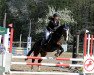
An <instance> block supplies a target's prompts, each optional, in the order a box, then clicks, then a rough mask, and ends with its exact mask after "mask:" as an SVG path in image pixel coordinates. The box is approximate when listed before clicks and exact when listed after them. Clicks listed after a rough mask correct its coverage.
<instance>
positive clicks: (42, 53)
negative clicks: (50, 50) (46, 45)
mask: <svg viewBox="0 0 94 75" xmlns="http://www.w3.org/2000/svg"><path fill="white" fill-rule="evenodd" d="M40 55H41V57H45V56H46V55H47V52H41V53H40ZM41 61H42V59H39V60H38V63H41ZM38 71H40V66H38Z"/></svg>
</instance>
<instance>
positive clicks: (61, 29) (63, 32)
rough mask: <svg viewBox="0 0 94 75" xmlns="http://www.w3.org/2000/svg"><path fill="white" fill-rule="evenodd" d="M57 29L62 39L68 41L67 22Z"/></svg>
mask: <svg viewBox="0 0 94 75" xmlns="http://www.w3.org/2000/svg"><path fill="white" fill-rule="evenodd" d="M57 31H58V32H59V34H61V35H63V36H64V40H65V41H68V35H69V26H68V25H67V24H63V25H61V26H59V27H58V29H57Z"/></svg>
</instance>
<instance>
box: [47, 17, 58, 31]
mask: <svg viewBox="0 0 94 75" xmlns="http://www.w3.org/2000/svg"><path fill="white" fill-rule="evenodd" d="M58 26H59V21H56V22H55V21H54V19H53V18H52V19H50V21H49V23H48V26H47V30H48V31H54V30H55V28H57V27H58Z"/></svg>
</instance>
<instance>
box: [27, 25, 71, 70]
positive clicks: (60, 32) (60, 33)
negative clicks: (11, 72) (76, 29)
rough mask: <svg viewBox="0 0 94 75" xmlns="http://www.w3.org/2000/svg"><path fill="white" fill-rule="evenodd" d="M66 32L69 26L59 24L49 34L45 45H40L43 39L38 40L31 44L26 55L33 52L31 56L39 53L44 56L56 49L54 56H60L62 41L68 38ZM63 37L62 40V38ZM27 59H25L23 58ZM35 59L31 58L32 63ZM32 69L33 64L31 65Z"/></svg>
mask: <svg viewBox="0 0 94 75" xmlns="http://www.w3.org/2000/svg"><path fill="white" fill-rule="evenodd" d="M68 32H69V27H68V26H66V25H61V26H59V27H58V28H57V29H56V30H55V31H54V32H53V33H51V34H50V36H49V37H51V38H50V40H49V42H48V43H47V44H46V45H41V42H42V40H43V39H40V40H38V41H37V42H35V44H34V45H33V47H32V49H31V50H30V51H29V52H28V54H27V56H30V55H31V53H32V52H33V56H34V57H37V56H38V55H39V54H40V55H41V57H45V56H46V55H47V52H54V51H56V50H57V53H56V54H55V57H58V56H60V55H61V54H62V53H63V51H64V50H63V48H62V46H61V45H62V43H63V41H67V40H68ZM62 38H63V40H62ZM25 60H27V59H25ZM34 61H35V59H32V63H34ZM41 61H42V59H39V60H38V63H41ZM32 69H33V66H32Z"/></svg>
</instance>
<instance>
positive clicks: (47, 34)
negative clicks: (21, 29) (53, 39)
mask: <svg viewBox="0 0 94 75" xmlns="http://www.w3.org/2000/svg"><path fill="white" fill-rule="evenodd" d="M45 33H46V34H45V36H46V40H47V39H48V38H49V35H50V34H51V32H50V31H48V30H47V29H46V30H45Z"/></svg>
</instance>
